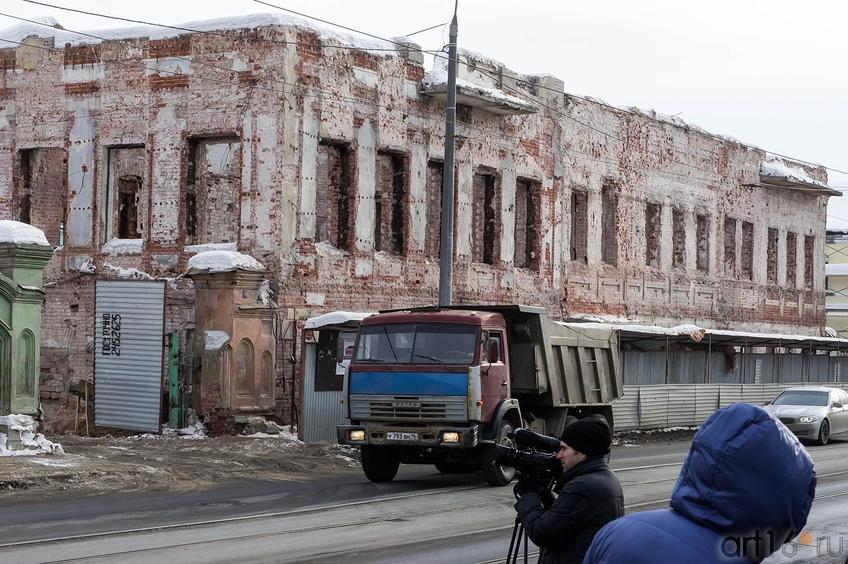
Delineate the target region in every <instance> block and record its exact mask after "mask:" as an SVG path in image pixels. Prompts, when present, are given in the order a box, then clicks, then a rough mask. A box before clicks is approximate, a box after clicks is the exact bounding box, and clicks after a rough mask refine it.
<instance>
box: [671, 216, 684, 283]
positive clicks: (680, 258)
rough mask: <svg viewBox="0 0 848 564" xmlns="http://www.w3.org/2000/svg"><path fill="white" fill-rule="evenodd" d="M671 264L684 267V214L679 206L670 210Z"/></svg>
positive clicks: (675, 266)
mask: <svg viewBox="0 0 848 564" xmlns="http://www.w3.org/2000/svg"><path fill="white" fill-rule="evenodd" d="M671 266H672V267H674V268H686V214H685V213H684V211H683V210H682V209H680V208H673V209H672V210H671Z"/></svg>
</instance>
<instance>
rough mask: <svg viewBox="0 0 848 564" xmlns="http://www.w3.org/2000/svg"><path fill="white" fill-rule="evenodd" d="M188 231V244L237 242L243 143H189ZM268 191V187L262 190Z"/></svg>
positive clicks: (211, 139) (213, 139) (217, 140)
mask: <svg viewBox="0 0 848 564" xmlns="http://www.w3.org/2000/svg"><path fill="white" fill-rule="evenodd" d="M187 172H188V177H187V180H186V191H185V231H186V242H187V243H189V244H204V243H232V242H236V241H238V226H239V216H240V196H241V194H240V192H241V140H240V139H238V138H237V137H199V138H191V139H189V141H188V166H187ZM261 189H263V190H267V189H269V187H267V186H263V187H261Z"/></svg>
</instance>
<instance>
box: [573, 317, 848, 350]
mask: <svg viewBox="0 0 848 564" xmlns="http://www.w3.org/2000/svg"><path fill="white" fill-rule="evenodd" d="M557 323H559V324H560V325H563V326H565V327H568V328H570V329H574V330H575V331H580V330H581V329H603V330H607V331H610V330H611V331H628V332H633V333H642V334H644V335H646V336H650V335H668V336H669V337H681V336H688V337H689V338H690V339H691V340H693V341H695V342H699V341H702V340H704V339H705V338H706V337H707V336H708V335H712V336H714V337H725V338H735V339H738V340H739V341H742V340H744V339H745V338H746V337H747V338H750V339H761V340H763V339H767V340H770V341H783V342H784V343H786V344H787V345H789V344H790V343H792V342H795V343H808V342H810V341H815V342H817V343H843V344H844V343H848V340H846V339H840V338H833V337H817V336H813V335H788V334H781V333H755V332H752V331H730V330H727V329H705V328H703V327H698V326H697V325H691V324H684V325H677V326H675V327H661V326H659V325H627V324H614V323H570V322H562V321H558V322H557Z"/></svg>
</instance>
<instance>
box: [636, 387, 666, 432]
mask: <svg viewBox="0 0 848 564" xmlns="http://www.w3.org/2000/svg"><path fill="white" fill-rule="evenodd" d="M639 425H640V427H643V428H648V429H650V428H652V427H666V426H667V425H668V386H641V387H640V388H639Z"/></svg>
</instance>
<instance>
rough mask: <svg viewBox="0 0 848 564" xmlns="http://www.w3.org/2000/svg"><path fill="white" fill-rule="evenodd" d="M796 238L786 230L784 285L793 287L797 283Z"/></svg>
mask: <svg viewBox="0 0 848 564" xmlns="http://www.w3.org/2000/svg"><path fill="white" fill-rule="evenodd" d="M797 264H798V240H797V236H796V235H795V233H794V232H792V231H787V232H786V285H787V286H788V287H790V288H794V287H795V285H796V284H797V280H796V276H797V273H798V269H797Z"/></svg>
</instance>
